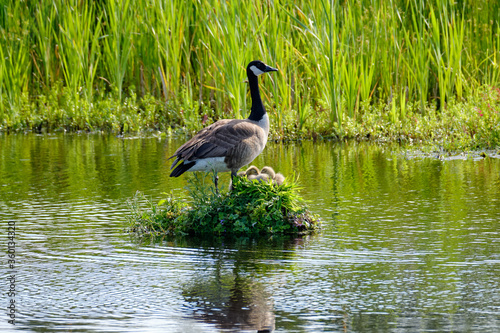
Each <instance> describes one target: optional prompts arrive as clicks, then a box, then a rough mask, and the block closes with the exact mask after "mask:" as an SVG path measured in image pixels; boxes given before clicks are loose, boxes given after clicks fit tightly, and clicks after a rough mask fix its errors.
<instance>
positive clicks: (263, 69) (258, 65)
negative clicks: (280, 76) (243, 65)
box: [247, 60, 278, 76]
mask: <svg viewBox="0 0 500 333" xmlns="http://www.w3.org/2000/svg"><path fill="white" fill-rule="evenodd" d="M277 71H278V70H277V69H276V68H273V67H271V66H268V65H266V64H265V63H263V62H262V61H260V60H254V61H251V62H250V63H249V64H248V66H247V75H248V76H251V75H252V76H259V75H261V74H264V73H267V72H277Z"/></svg>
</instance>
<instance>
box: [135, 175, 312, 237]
mask: <svg viewBox="0 0 500 333" xmlns="http://www.w3.org/2000/svg"><path fill="white" fill-rule="evenodd" d="M206 178H207V177H203V176H202V175H201V174H195V176H194V179H192V180H191V181H190V185H189V186H188V192H189V196H190V204H188V203H187V202H186V200H179V199H178V198H174V197H173V195H170V196H169V197H168V198H166V199H162V200H160V201H159V202H158V203H157V204H154V203H153V202H152V201H151V200H150V199H148V198H146V197H145V196H144V195H143V194H142V193H139V192H138V193H137V194H136V195H135V196H134V198H133V199H131V200H129V202H128V204H129V207H130V210H131V214H130V215H129V216H128V230H129V231H130V232H132V233H136V234H151V235H182V234H190V235H196V234H197V235H202V234H215V235H222V234H225V235H236V236H241V235H257V234H304V233H308V232H312V231H314V230H317V229H319V225H320V222H319V218H318V217H317V216H315V215H313V214H311V213H310V212H309V210H308V209H307V207H306V203H305V201H304V200H303V199H302V198H301V197H300V195H299V194H298V193H297V192H298V185H297V184H296V183H294V182H285V183H284V184H283V185H275V184H270V183H266V182H257V181H250V180H247V179H246V178H236V179H235V182H234V184H233V189H232V191H227V192H223V193H221V194H220V195H218V194H217V193H215V190H214V188H213V185H209V184H208V182H207V181H206Z"/></svg>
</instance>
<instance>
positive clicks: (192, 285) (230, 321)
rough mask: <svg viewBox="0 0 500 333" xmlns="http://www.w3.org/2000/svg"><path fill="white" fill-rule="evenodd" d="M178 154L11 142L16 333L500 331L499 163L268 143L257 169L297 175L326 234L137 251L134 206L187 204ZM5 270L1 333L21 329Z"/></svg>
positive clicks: (7, 179)
mask: <svg viewBox="0 0 500 333" xmlns="http://www.w3.org/2000/svg"><path fill="white" fill-rule="evenodd" d="M179 144H181V141H176V140H166V141H165V140H159V139H158V138H154V137H152V138H117V137H114V136H100V135H83V134H82V135H62V134H61V135H53V136H50V135H42V136H38V135H2V136H0V220H1V222H2V228H1V230H2V239H1V240H0V246H1V247H2V249H3V252H4V253H6V252H7V249H8V245H7V243H8V239H7V234H6V232H7V225H8V222H9V221H10V223H11V224H13V223H15V227H16V235H15V244H16V248H15V251H16V263H15V270H16V272H15V279H16V281H15V292H16V296H15V298H14V300H15V304H16V310H17V311H18V312H17V314H16V326H15V328H16V329H17V330H19V331H33V332H53V331H61V332H240V331H244V332H252V331H253V332H255V331H256V330H257V329H262V328H265V327H266V326H271V327H275V331H277V332H343V331H347V332H451V331H453V332H498V331H500V238H499V236H500V233H499V226H500V222H499V221H500V159H496V158H487V159H481V160H473V159H466V160H449V161H441V160H439V159H432V158H408V157H407V156H406V155H405V153H404V151H400V150H399V149H398V148H397V147H393V148H388V147H387V146H385V147H382V146H377V145H373V144H344V145H339V144H335V143H330V142H320V143H312V142H304V143H301V144H293V145H280V144H269V145H268V146H267V148H266V149H265V151H264V153H263V154H262V155H261V156H260V157H259V158H258V159H257V160H256V161H254V164H256V165H257V166H260V167H262V166H264V165H265V164H268V165H272V166H273V167H275V169H277V171H280V172H282V173H283V174H284V175H285V176H287V175H291V174H292V173H293V172H295V173H296V174H298V175H299V176H300V178H299V181H300V183H301V184H302V186H303V190H302V194H303V196H304V197H305V198H307V199H309V200H311V204H310V206H311V208H312V210H313V211H314V212H316V213H318V214H319V215H320V216H321V217H322V218H323V220H324V223H323V231H322V233H321V234H318V235H314V236H309V237H305V238H300V239H290V238H284V237H272V238H265V239H245V238H241V239H237V240H227V239H180V238H178V239H172V240H165V241H163V242H160V243H153V244H150V243H142V244H139V243H137V242H136V241H134V240H133V239H131V238H130V237H129V236H128V235H127V234H126V233H124V232H123V228H124V222H125V216H126V215H127V213H128V210H127V207H126V204H125V201H126V199H128V198H130V197H132V196H133V194H134V193H135V192H136V191H137V190H140V191H143V192H145V193H146V194H148V195H150V196H152V197H153V198H155V200H156V199H160V198H161V197H162V192H170V190H173V191H174V193H179V194H180V193H182V192H184V191H185V190H184V189H183V187H184V186H185V185H186V179H185V177H181V178H177V179H171V178H169V177H168V168H169V164H170V161H167V159H166V158H167V156H169V155H170V154H171V153H172V152H173V151H174V150H175V149H176V148H177V147H178V146H179ZM223 179H225V180H227V177H225V178H223ZM6 259H7V257H6V255H4V256H3V259H2V261H1V265H2V267H1V270H2V283H1V284H0V288H1V290H0V292H1V294H2V297H1V298H0V302H1V303H0V304H1V307H2V308H3V309H5V310H4V311H2V313H4V314H2V315H1V317H0V331H2V332H3V331H7V330H12V326H11V325H10V324H9V323H8V317H7V314H6V313H5V311H6V308H7V306H8V305H9V302H10V300H11V299H12V298H11V297H9V296H8V295H7V293H8V291H9V285H8V280H7V278H8V276H9V272H8V271H9V267H8V265H7V261H6Z"/></svg>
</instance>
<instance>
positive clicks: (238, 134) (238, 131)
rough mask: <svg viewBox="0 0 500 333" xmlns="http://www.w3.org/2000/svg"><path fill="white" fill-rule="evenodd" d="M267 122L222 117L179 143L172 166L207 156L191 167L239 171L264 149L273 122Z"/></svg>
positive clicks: (180, 169) (193, 168) (203, 169)
mask: <svg viewBox="0 0 500 333" xmlns="http://www.w3.org/2000/svg"><path fill="white" fill-rule="evenodd" d="M265 125H266V124H260V123H259V122H257V121H252V120H248V119H223V120H219V121H217V122H216V123H214V124H212V125H210V126H208V127H206V128H204V129H202V130H201V131H200V132H198V133H197V134H196V135H195V136H194V137H193V138H192V139H191V140H189V141H188V142H186V143H185V144H183V145H182V146H181V147H179V149H177V151H176V152H175V153H174V155H173V156H172V157H177V158H176V160H175V161H174V163H173V164H172V167H173V166H175V165H176V164H177V163H178V162H179V161H180V160H184V161H185V162H184V163H183V164H186V163H189V162H192V161H200V160H205V161H206V163H198V164H197V165H193V166H192V167H191V168H189V169H190V171H210V170H215V171H217V172H224V171H231V173H236V172H237V171H238V170H239V169H240V168H241V167H242V166H244V165H247V164H249V163H250V162H252V161H253V160H254V159H255V158H256V157H257V156H258V155H259V154H260V153H261V152H262V151H263V150H264V147H265V146H266V143H267V136H268V133H269V123H267V126H265ZM183 164H180V165H178V166H177V168H176V169H174V171H173V172H172V174H171V176H173V177H176V176H177V175H176V170H177V172H181V171H182V166H183ZM182 173H183V172H181V173H180V174H182ZM180 174H179V175H180Z"/></svg>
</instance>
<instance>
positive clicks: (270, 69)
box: [264, 65, 278, 73]
mask: <svg viewBox="0 0 500 333" xmlns="http://www.w3.org/2000/svg"><path fill="white" fill-rule="evenodd" d="M277 71H278V70H277V69H276V68H273V67H271V66H267V65H266V69H265V70H264V72H265V73H267V72H277Z"/></svg>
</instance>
